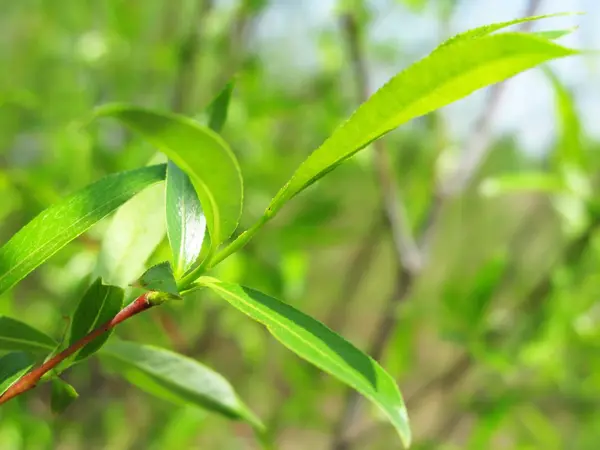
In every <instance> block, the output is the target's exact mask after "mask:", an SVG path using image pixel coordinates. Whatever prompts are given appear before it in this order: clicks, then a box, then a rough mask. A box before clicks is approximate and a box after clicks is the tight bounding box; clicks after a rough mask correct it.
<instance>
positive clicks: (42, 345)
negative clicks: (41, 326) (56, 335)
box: [0, 316, 56, 352]
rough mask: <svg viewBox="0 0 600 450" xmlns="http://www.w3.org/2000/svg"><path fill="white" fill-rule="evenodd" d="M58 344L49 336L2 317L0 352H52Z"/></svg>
mask: <svg viewBox="0 0 600 450" xmlns="http://www.w3.org/2000/svg"><path fill="white" fill-rule="evenodd" d="M55 346H56V342H55V341H54V339H52V338H51V337H50V336H48V335H47V334H44V333H42V332H41V331H39V330H36V329H35V328H33V327H30V326H29V325H27V324H26V323H23V322H20V321H18V320H15V319H11V318H10V317H6V316H0V350H10V351H13V350H24V351H29V352H47V351H52V350H53V349H54V347H55Z"/></svg>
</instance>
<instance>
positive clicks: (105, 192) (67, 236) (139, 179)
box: [0, 165, 165, 294]
mask: <svg viewBox="0 0 600 450" xmlns="http://www.w3.org/2000/svg"><path fill="white" fill-rule="evenodd" d="M164 177H165V166H164V165H158V166H151V167H144V168H142V169H136V170H132V171H129V172H122V173H118V174H114V175H109V176H108V177H106V178H103V179H101V180H100V181H97V182H96V183H94V184H92V185H90V186H88V187H86V188H84V189H83V190H81V191H79V192H77V193H75V194H73V195H70V196H68V197H66V198H65V199H63V200H62V201H61V202H59V203H56V204H54V205H52V206H50V207H49V208H48V209H46V210H45V211H43V212H42V213H41V214H40V215H38V216H37V217H36V218H34V219H33V220H32V221H31V222H29V223H28V224H27V225H25V226H24V227H23V228H21V230H20V231H19V232H18V233H17V234H15V235H14V236H13V237H12V238H11V239H10V240H9V241H8V242H7V243H6V244H5V245H4V246H3V247H2V248H0V294H1V293H2V292H4V291H6V290H7V289H9V288H11V287H12V286H14V285H15V284H16V283H18V282H19V281H20V280H22V279H23V278H24V277H25V276H27V275H28V274H29V273H30V272H31V271H32V270H34V269H35V268H36V267H38V266H39V265H40V264H42V263H43V262H44V261H46V260H47V259H48V258H49V257H50V256H52V255H53V254H54V253H56V252H57V251H58V250H60V249H61V248H62V247H64V246H65V245H67V244H68V243H69V242H70V241H72V240H73V239H75V238H76V237H77V236H79V235H80V234H82V233H83V232H85V231H86V230H87V229H89V228H90V227H91V226H92V225H94V224H95V223H96V222H98V221H99V220H100V219H102V218H103V217H105V216H107V215H108V214H110V213H111V212H112V211H114V210H115V209H117V208H118V207H119V206H121V205H122V204H123V203H125V202H126V201H127V200H129V199H130V198H131V197H133V196H134V195H136V194H137V193H138V192H140V191H141V190H142V189H144V188H146V187H147V186H149V185H151V184H153V183H156V182H158V181H161V180H163V179H164Z"/></svg>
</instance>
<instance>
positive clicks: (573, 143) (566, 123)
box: [545, 68, 586, 169]
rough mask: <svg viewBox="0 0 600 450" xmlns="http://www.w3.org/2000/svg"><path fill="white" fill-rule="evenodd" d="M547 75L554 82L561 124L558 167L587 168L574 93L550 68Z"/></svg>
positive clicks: (555, 162) (557, 155) (556, 159)
mask: <svg viewBox="0 0 600 450" xmlns="http://www.w3.org/2000/svg"><path fill="white" fill-rule="evenodd" d="M545 73H546V75H547V76H548V78H549V79H550V81H551V83H552V87H553V89H554V98H555V104H556V112H557V120H558V124H559V130H560V131H559V133H558V136H559V143H558V148H557V151H556V153H555V154H554V158H553V159H554V165H555V167H556V168H557V169H562V168H565V167H566V168H572V167H578V168H582V169H585V165H586V158H585V153H584V151H583V145H582V142H581V123H580V121H579V115H578V114H577V109H576V107H575V102H574V100H573V95H572V94H571V92H569V90H568V89H567V88H566V87H565V86H564V85H563V84H562V82H561V81H560V80H559V79H558V77H557V76H556V75H555V74H554V73H553V72H552V71H551V70H550V69H548V68H546V70H545Z"/></svg>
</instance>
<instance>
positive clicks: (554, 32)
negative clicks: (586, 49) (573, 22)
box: [531, 27, 579, 40]
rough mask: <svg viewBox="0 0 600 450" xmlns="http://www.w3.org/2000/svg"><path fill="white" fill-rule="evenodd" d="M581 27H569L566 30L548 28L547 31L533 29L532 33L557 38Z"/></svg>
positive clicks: (547, 37) (552, 38)
mask: <svg viewBox="0 0 600 450" xmlns="http://www.w3.org/2000/svg"><path fill="white" fill-rule="evenodd" d="M578 28H579V27H572V28H567V29H564V30H546V31H533V32H532V33H531V34H535V35H536V36H539V37H543V38H545V39H550V40H556V39H560V38H561V37H564V36H566V35H568V34H571V33H572V32H573V31H575V30H577V29H578Z"/></svg>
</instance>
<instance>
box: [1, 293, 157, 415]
mask: <svg viewBox="0 0 600 450" xmlns="http://www.w3.org/2000/svg"><path fill="white" fill-rule="evenodd" d="M156 304H157V303H154V302H153V301H152V296H151V294H150V293H145V294H142V295H140V296H139V297H138V298H136V299H135V300H134V301H133V302H131V303H130V304H129V305H127V306H126V307H125V308H123V309H122V310H121V311H120V312H119V313H118V314H117V315H116V316H115V317H113V318H112V319H111V320H109V321H108V322H106V323H105V324H104V325H101V326H100V327H98V328H96V329H95V330H93V331H91V332H90V333H88V334H87V335H85V336H84V337H82V338H81V339H79V340H78V341H77V342H75V343H73V344H71V345H70V346H69V347H67V348H66V349H65V350H63V351H62V352H60V353H58V354H57V355H55V356H53V357H52V358H50V359H48V360H47V361H45V362H44V363H42V364H41V365H40V366H38V367H36V368H35V369H32V370H31V371H29V372H28V373H26V374H25V375H23V376H22V377H21V378H19V379H18V380H17V381H16V382H15V383H13V384H12V385H11V386H10V387H9V388H8V389H7V390H6V392H4V394H2V395H1V396H0V405H1V404H3V403H6V402H7V401H9V400H11V399H13V398H15V397H17V396H19V395H21V394H24V393H25V392H27V391H29V390H31V389H33V388H34V387H36V386H37V384H38V382H39V381H40V379H41V378H42V377H43V376H44V375H45V374H47V373H48V372H50V371H51V370H52V369H54V368H55V367H56V366H58V365H59V364H60V363H61V362H63V361H64V360H65V359H67V358H68V357H69V356H71V355H73V354H74V353H75V352H77V351H78V350H81V349H82V348H83V347H84V346H86V345H87V344H89V343H90V342H92V341H93V340H95V339H96V338H98V337H100V336H101V335H103V334H104V333H106V332H108V331H110V330H112V329H113V328H114V327H116V326H117V325H119V324H120V323H122V322H124V321H125V320H127V319H129V318H131V317H133V316H135V315H137V314H139V313H141V312H143V311H146V310H148V309H150V308H152V307H153V306H156Z"/></svg>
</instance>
